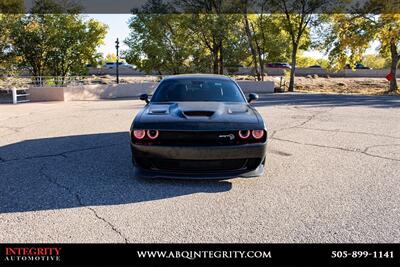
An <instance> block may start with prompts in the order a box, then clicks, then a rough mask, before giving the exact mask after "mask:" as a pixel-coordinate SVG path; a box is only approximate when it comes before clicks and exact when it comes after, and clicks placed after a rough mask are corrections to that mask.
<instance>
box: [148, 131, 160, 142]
mask: <svg viewBox="0 0 400 267" xmlns="http://www.w3.org/2000/svg"><path fill="white" fill-rule="evenodd" d="M159 135H160V132H159V131H158V130H147V137H149V139H151V140H154V139H156V138H157V137H158V136H159Z"/></svg>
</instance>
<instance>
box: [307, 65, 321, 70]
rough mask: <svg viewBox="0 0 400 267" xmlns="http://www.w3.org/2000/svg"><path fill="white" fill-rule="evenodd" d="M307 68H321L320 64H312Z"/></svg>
mask: <svg viewBox="0 0 400 267" xmlns="http://www.w3.org/2000/svg"><path fill="white" fill-rule="evenodd" d="M308 68H309V69H322V67H321V66H320V65H312V66H309V67H308Z"/></svg>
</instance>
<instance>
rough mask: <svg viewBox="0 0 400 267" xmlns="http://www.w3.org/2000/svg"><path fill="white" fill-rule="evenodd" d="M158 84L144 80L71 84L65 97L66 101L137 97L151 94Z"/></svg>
mask: <svg viewBox="0 0 400 267" xmlns="http://www.w3.org/2000/svg"><path fill="white" fill-rule="evenodd" d="M156 85H157V83H153V82H144V83H132V84H110V85H81V86H71V87H65V88H64V98H65V101H76V100H99V99H115V98H128V97H137V96H139V95H141V94H143V93H147V94H151V93H152V92H153V89H154V87H155V86H156Z"/></svg>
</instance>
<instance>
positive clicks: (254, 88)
mask: <svg viewBox="0 0 400 267" xmlns="http://www.w3.org/2000/svg"><path fill="white" fill-rule="evenodd" d="M237 83H238V84H239V86H240V88H242V90H243V92H244V93H245V94H248V93H273V92H274V90H275V83H274V82H273V81H263V82H262V81H260V82H257V81H237Z"/></svg>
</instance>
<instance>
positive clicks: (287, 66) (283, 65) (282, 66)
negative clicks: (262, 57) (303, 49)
mask: <svg viewBox="0 0 400 267" xmlns="http://www.w3.org/2000/svg"><path fill="white" fill-rule="evenodd" d="M267 67H268V68H274V69H291V68H292V66H290V64H289V63H283V62H274V63H269V64H268V65H267Z"/></svg>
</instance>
